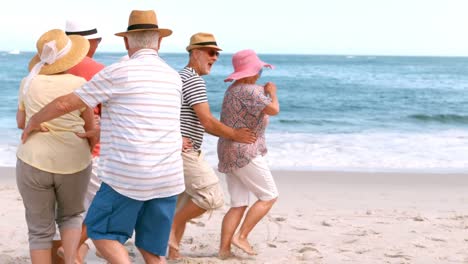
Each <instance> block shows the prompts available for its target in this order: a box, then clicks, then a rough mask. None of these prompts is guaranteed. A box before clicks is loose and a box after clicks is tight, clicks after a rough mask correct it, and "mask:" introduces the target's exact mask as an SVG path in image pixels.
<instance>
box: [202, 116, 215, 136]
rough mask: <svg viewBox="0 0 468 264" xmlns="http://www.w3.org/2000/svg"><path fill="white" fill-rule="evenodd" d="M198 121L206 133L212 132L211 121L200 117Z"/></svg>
mask: <svg viewBox="0 0 468 264" xmlns="http://www.w3.org/2000/svg"><path fill="white" fill-rule="evenodd" d="M200 123H201V124H202V126H203V128H204V129H205V131H207V132H208V133H212V131H213V122H211V120H210V119H200Z"/></svg>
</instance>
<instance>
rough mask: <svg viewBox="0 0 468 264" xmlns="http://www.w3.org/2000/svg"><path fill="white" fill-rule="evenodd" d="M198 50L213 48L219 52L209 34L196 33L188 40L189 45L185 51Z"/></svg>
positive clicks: (211, 35)
mask: <svg viewBox="0 0 468 264" xmlns="http://www.w3.org/2000/svg"><path fill="white" fill-rule="evenodd" d="M199 48H213V49H216V50H219V51H221V50H222V49H220V48H219V47H218V44H217V43H216V40H215V37H214V36H213V34H210V33H204V32H200V33H196V34H194V35H193V36H192V37H191V38H190V44H189V45H188V46H187V48H186V49H187V51H191V50H193V49H199Z"/></svg>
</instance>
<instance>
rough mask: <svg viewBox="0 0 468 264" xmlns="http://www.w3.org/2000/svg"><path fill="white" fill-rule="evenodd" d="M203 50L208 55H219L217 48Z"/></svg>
mask: <svg viewBox="0 0 468 264" xmlns="http://www.w3.org/2000/svg"><path fill="white" fill-rule="evenodd" d="M204 51H206V53H208V55H209V56H210V57H214V56H216V57H219V52H218V51H217V50H214V49H204Z"/></svg>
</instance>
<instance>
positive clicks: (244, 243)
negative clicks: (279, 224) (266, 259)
mask: <svg viewBox="0 0 468 264" xmlns="http://www.w3.org/2000/svg"><path fill="white" fill-rule="evenodd" d="M275 202H276V198H275V199H272V200H269V201H260V200H258V201H256V202H255V203H254V204H253V205H252V207H251V208H250V209H249V211H247V215H246V216H245V219H244V222H242V225H241V227H240V229H239V232H238V233H237V234H236V235H234V237H233V238H232V244H234V245H235V246H236V247H238V248H240V249H242V250H243V251H244V252H245V253H247V254H249V255H256V254H257V253H256V252H255V251H254V250H253V248H252V246H251V245H250V243H249V241H248V240H247V236H248V235H249V233H250V231H252V229H253V228H254V227H255V225H257V223H258V222H259V221H260V220H261V219H262V218H263V217H264V216H265V215H266V214H267V213H268V211H270V209H271V207H272V206H273V204H274V203H275Z"/></svg>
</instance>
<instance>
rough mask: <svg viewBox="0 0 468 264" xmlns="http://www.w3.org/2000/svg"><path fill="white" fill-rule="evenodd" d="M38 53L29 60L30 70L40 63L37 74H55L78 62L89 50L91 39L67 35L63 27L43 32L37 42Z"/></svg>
mask: <svg viewBox="0 0 468 264" xmlns="http://www.w3.org/2000/svg"><path fill="white" fill-rule="evenodd" d="M36 48H37V54H36V55H35V56H34V57H33V58H32V59H31V61H30V62H29V71H32V69H33V68H34V66H36V64H38V63H40V64H41V65H38V66H41V67H40V69H37V70H39V71H38V72H37V73H36V74H54V73H59V72H63V71H66V70H68V69H70V68H71V67H73V66H75V65H76V64H78V63H79V62H80V61H81V60H83V58H84V57H85V56H86V54H87V53H88V50H89V41H88V40H87V39H85V38H84V37H82V36H80V35H70V36H67V35H66V34H65V31H63V30H61V29H52V30H49V31H47V32H46V33H44V34H42V36H41V37H40V38H39V40H37V42H36Z"/></svg>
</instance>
